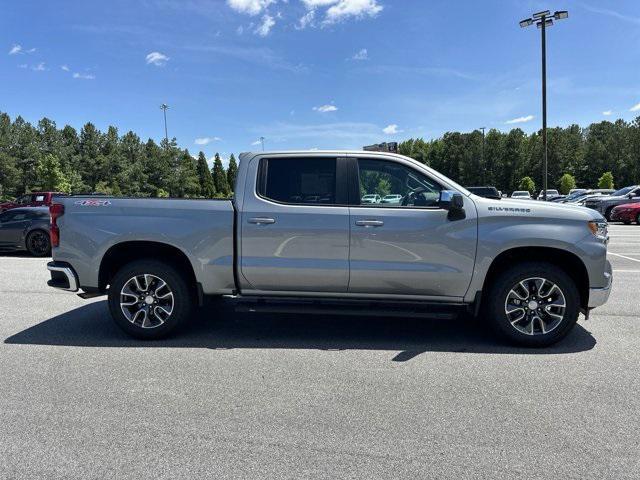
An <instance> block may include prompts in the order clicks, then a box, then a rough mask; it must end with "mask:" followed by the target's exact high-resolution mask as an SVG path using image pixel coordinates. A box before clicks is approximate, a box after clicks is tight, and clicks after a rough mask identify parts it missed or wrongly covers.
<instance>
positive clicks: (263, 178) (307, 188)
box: [257, 157, 338, 205]
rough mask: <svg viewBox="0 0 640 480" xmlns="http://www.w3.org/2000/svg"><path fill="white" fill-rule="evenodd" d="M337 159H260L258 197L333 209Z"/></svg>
mask: <svg viewBox="0 0 640 480" xmlns="http://www.w3.org/2000/svg"><path fill="white" fill-rule="evenodd" d="M337 190H338V189H337V159H336V158H323V157H318V158H316V157H309V158H304V157H295V158H293V157H285V158H263V159H261V160H260V166H259V170H258V185H257V193H258V195H259V196H260V197H262V198H265V199H267V200H272V201H274V202H278V203H285V204H292V205H336V204H337V203H338V202H337V199H336V192H337Z"/></svg>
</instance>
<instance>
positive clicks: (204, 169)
mask: <svg viewBox="0 0 640 480" xmlns="http://www.w3.org/2000/svg"><path fill="white" fill-rule="evenodd" d="M197 170H198V180H199V182H200V195H202V196H203V197H205V198H213V197H214V196H215V194H216V189H215V187H214V185H213V178H212V177H211V172H210V171H209V166H208V165H207V157H205V156H204V152H200V153H199V154H198V167H197Z"/></svg>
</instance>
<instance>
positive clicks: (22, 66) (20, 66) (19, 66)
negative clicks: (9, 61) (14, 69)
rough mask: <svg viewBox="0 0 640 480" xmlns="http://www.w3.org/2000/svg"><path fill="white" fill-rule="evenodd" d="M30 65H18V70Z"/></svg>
mask: <svg viewBox="0 0 640 480" xmlns="http://www.w3.org/2000/svg"><path fill="white" fill-rule="evenodd" d="M28 66H29V65H27V64H26V63H21V64H20V65H18V68H27V67H28Z"/></svg>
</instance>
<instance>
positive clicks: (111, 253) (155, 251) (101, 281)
mask: <svg viewBox="0 0 640 480" xmlns="http://www.w3.org/2000/svg"><path fill="white" fill-rule="evenodd" d="M144 259H150V260H155V261H161V262H164V263H167V264H169V265H171V266H173V267H175V268H176V269H178V271H180V272H181V273H182V274H183V275H185V279H186V280H187V282H188V283H189V284H191V285H193V286H194V287H197V288H198V293H199V295H200V287H199V284H198V282H197V280H196V275H195V271H194V269H193V265H192V264H191V261H190V260H189V257H187V255H186V254H185V253H184V252H183V251H182V250H180V249H179V248H178V247H175V246H173V245H169V244H167V243H162V242H154V241H144V240H143V241H138V240H136V241H127V242H121V243H118V244H116V245H113V246H111V247H110V248H109V249H108V250H107V251H106V252H105V254H104V256H103V257H102V260H101V261H100V268H99V270H98V289H99V290H100V291H101V292H105V291H106V289H107V286H108V285H109V283H110V281H111V279H112V278H113V276H114V275H115V274H116V272H117V271H118V270H119V269H120V268H122V267H123V266H124V265H126V264H128V263H130V262H132V261H135V260H144Z"/></svg>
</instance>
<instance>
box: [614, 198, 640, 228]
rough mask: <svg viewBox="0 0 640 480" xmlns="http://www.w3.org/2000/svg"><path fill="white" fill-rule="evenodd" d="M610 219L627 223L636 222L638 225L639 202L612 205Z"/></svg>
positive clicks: (639, 219)
mask: <svg viewBox="0 0 640 480" xmlns="http://www.w3.org/2000/svg"><path fill="white" fill-rule="evenodd" d="M611 221H612V222H623V223H626V224H627V225H629V224H630V223H631V222H636V223H637V224H638V225H640V202H637V203H624V204H622V205H618V206H617V207H613V210H611Z"/></svg>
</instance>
